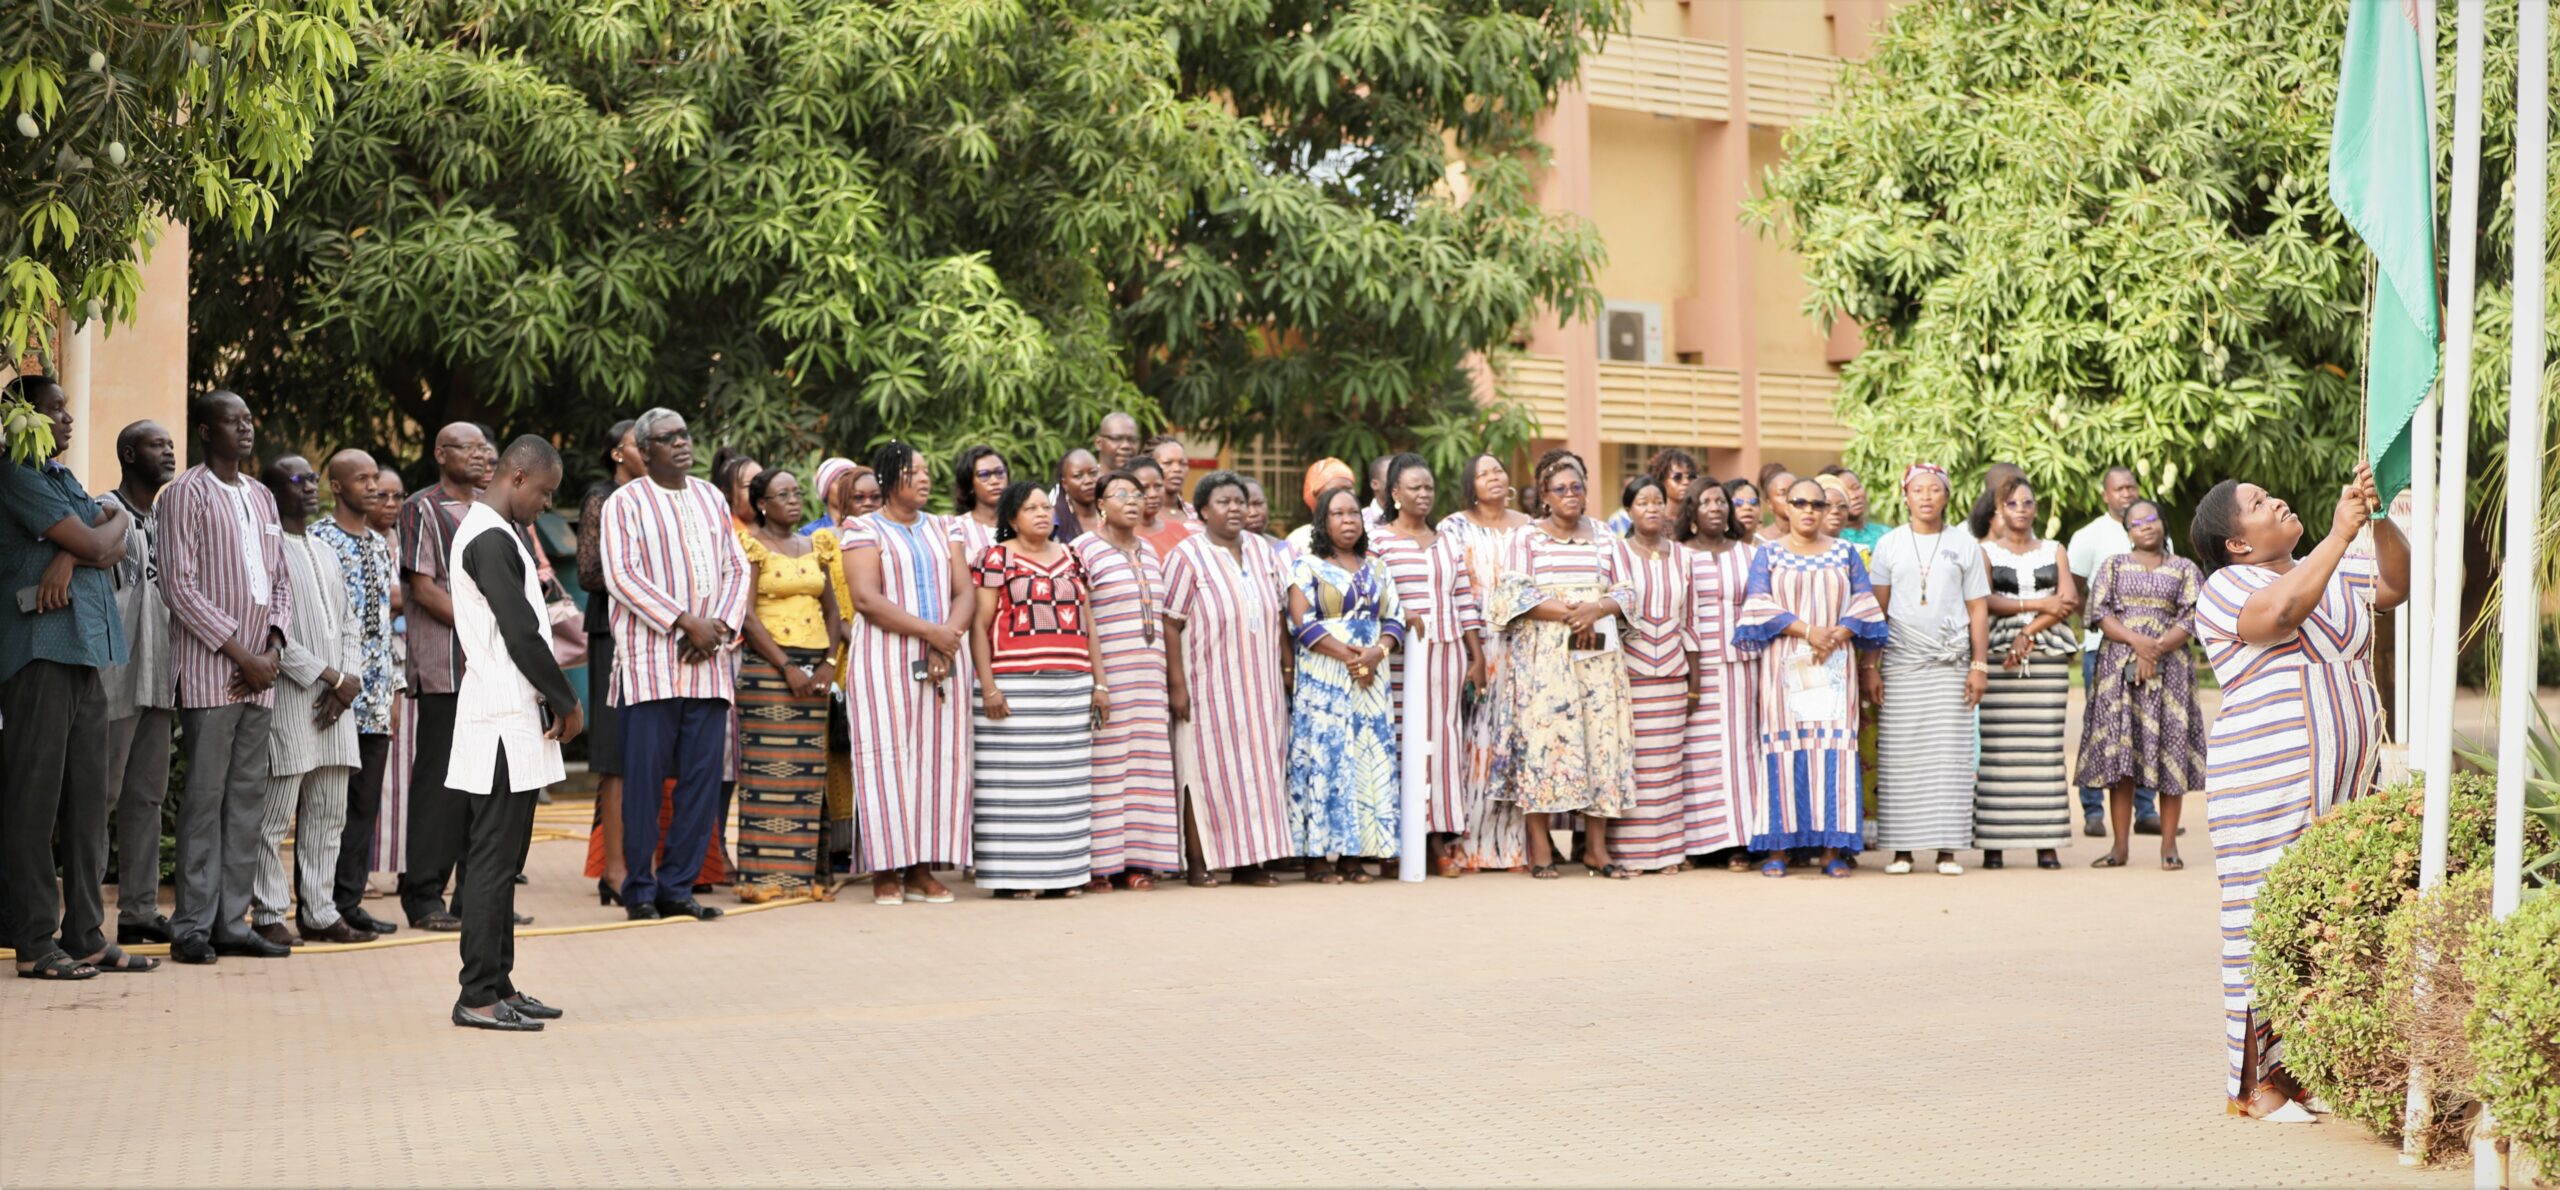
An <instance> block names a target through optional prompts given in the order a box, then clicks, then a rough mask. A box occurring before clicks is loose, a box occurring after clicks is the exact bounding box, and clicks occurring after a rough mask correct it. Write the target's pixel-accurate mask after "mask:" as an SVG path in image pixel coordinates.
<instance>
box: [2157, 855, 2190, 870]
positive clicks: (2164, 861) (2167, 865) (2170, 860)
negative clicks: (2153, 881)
mask: <svg viewBox="0 0 2560 1190" xmlns="http://www.w3.org/2000/svg"><path fill="white" fill-rule="evenodd" d="M2160 870H2161V871H2163V872H2183V871H2186V870H2187V861H2186V860H2185V859H2182V858H2180V857H2178V856H2175V855H2164V856H2161V857H2160Z"/></svg>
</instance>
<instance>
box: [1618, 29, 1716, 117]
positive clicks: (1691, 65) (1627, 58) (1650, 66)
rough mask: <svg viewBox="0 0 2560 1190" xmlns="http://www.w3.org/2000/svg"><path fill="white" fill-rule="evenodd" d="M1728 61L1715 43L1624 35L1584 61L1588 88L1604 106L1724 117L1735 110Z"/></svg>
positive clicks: (1648, 113) (1686, 115) (1658, 113)
mask: <svg viewBox="0 0 2560 1190" xmlns="http://www.w3.org/2000/svg"><path fill="white" fill-rule="evenodd" d="M1727 65H1728V64H1727V61H1726V56H1725V50H1724V47H1723V46H1722V45H1719V44H1717V43H1715V42H1712V41H1691V40H1689V39H1688V38H1685V37H1648V36H1646V35H1644V34H1641V33H1622V34H1619V35H1618V36H1615V37H1612V38H1610V39H1609V42H1608V48H1607V49H1606V50H1604V51H1603V52H1601V53H1600V54H1597V55H1594V56H1592V57H1588V58H1585V59H1583V62H1582V89H1583V90H1584V91H1585V92H1587V93H1588V94H1589V95H1590V96H1591V102H1593V103H1596V104H1599V105H1600V106H1602V107H1611V108H1617V109H1619V110H1621V111H1631V112H1643V113H1645V114H1647V115H1654V116H1681V117H1686V118H1688V119H1692V120H1723V119H1729V118H1731V114H1732V109H1731V107H1730V106H1729V103H1730V99H1729V97H1730V96H1731V95H1732V93H1733V78H1732V72H1731V71H1730V70H1729V69H1727Z"/></svg>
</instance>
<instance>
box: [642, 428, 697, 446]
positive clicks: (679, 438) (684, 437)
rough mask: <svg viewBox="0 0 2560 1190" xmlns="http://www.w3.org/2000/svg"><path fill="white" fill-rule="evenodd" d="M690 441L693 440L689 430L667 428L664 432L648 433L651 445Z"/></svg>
mask: <svg viewBox="0 0 2560 1190" xmlns="http://www.w3.org/2000/svg"><path fill="white" fill-rule="evenodd" d="M691 441H693V431H691V430H669V431H667V432H666V433H664V434H651V435H649V442H650V444H651V445H653V446H673V445H675V444H676V443H679V442H691Z"/></svg>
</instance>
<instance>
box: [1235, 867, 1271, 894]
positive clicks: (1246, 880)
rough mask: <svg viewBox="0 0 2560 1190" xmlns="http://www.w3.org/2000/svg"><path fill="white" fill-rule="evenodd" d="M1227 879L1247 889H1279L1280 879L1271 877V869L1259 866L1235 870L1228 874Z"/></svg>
mask: <svg viewBox="0 0 2560 1190" xmlns="http://www.w3.org/2000/svg"><path fill="white" fill-rule="evenodd" d="M1229 879H1231V880H1233V881H1234V882H1235V883H1237V884H1241V885H1244V886H1246V887H1248V888H1278V887H1280V878H1279V877H1278V876H1274V875H1272V874H1271V869H1269V868H1266V867H1263V866H1262V865H1260V864H1253V865H1250V866H1248V867H1242V868H1237V869H1236V870H1235V871H1234V872H1232V873H1230V874H1229Z"/></svg>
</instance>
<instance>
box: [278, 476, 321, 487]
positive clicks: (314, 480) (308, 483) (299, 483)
mask: <svg viewBox="0 0 2560 1190" xmlns="http://www.w3.org/2000/svg"><path fill="white" fill-rule="evenodd" d="M284 481H285V482H286V483H289V484H292V485H293V486H295V487H297V488H316V487H319V486H320V477H319V476H317V475H288V476H286V477H285V479H284Z"/></svg>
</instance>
